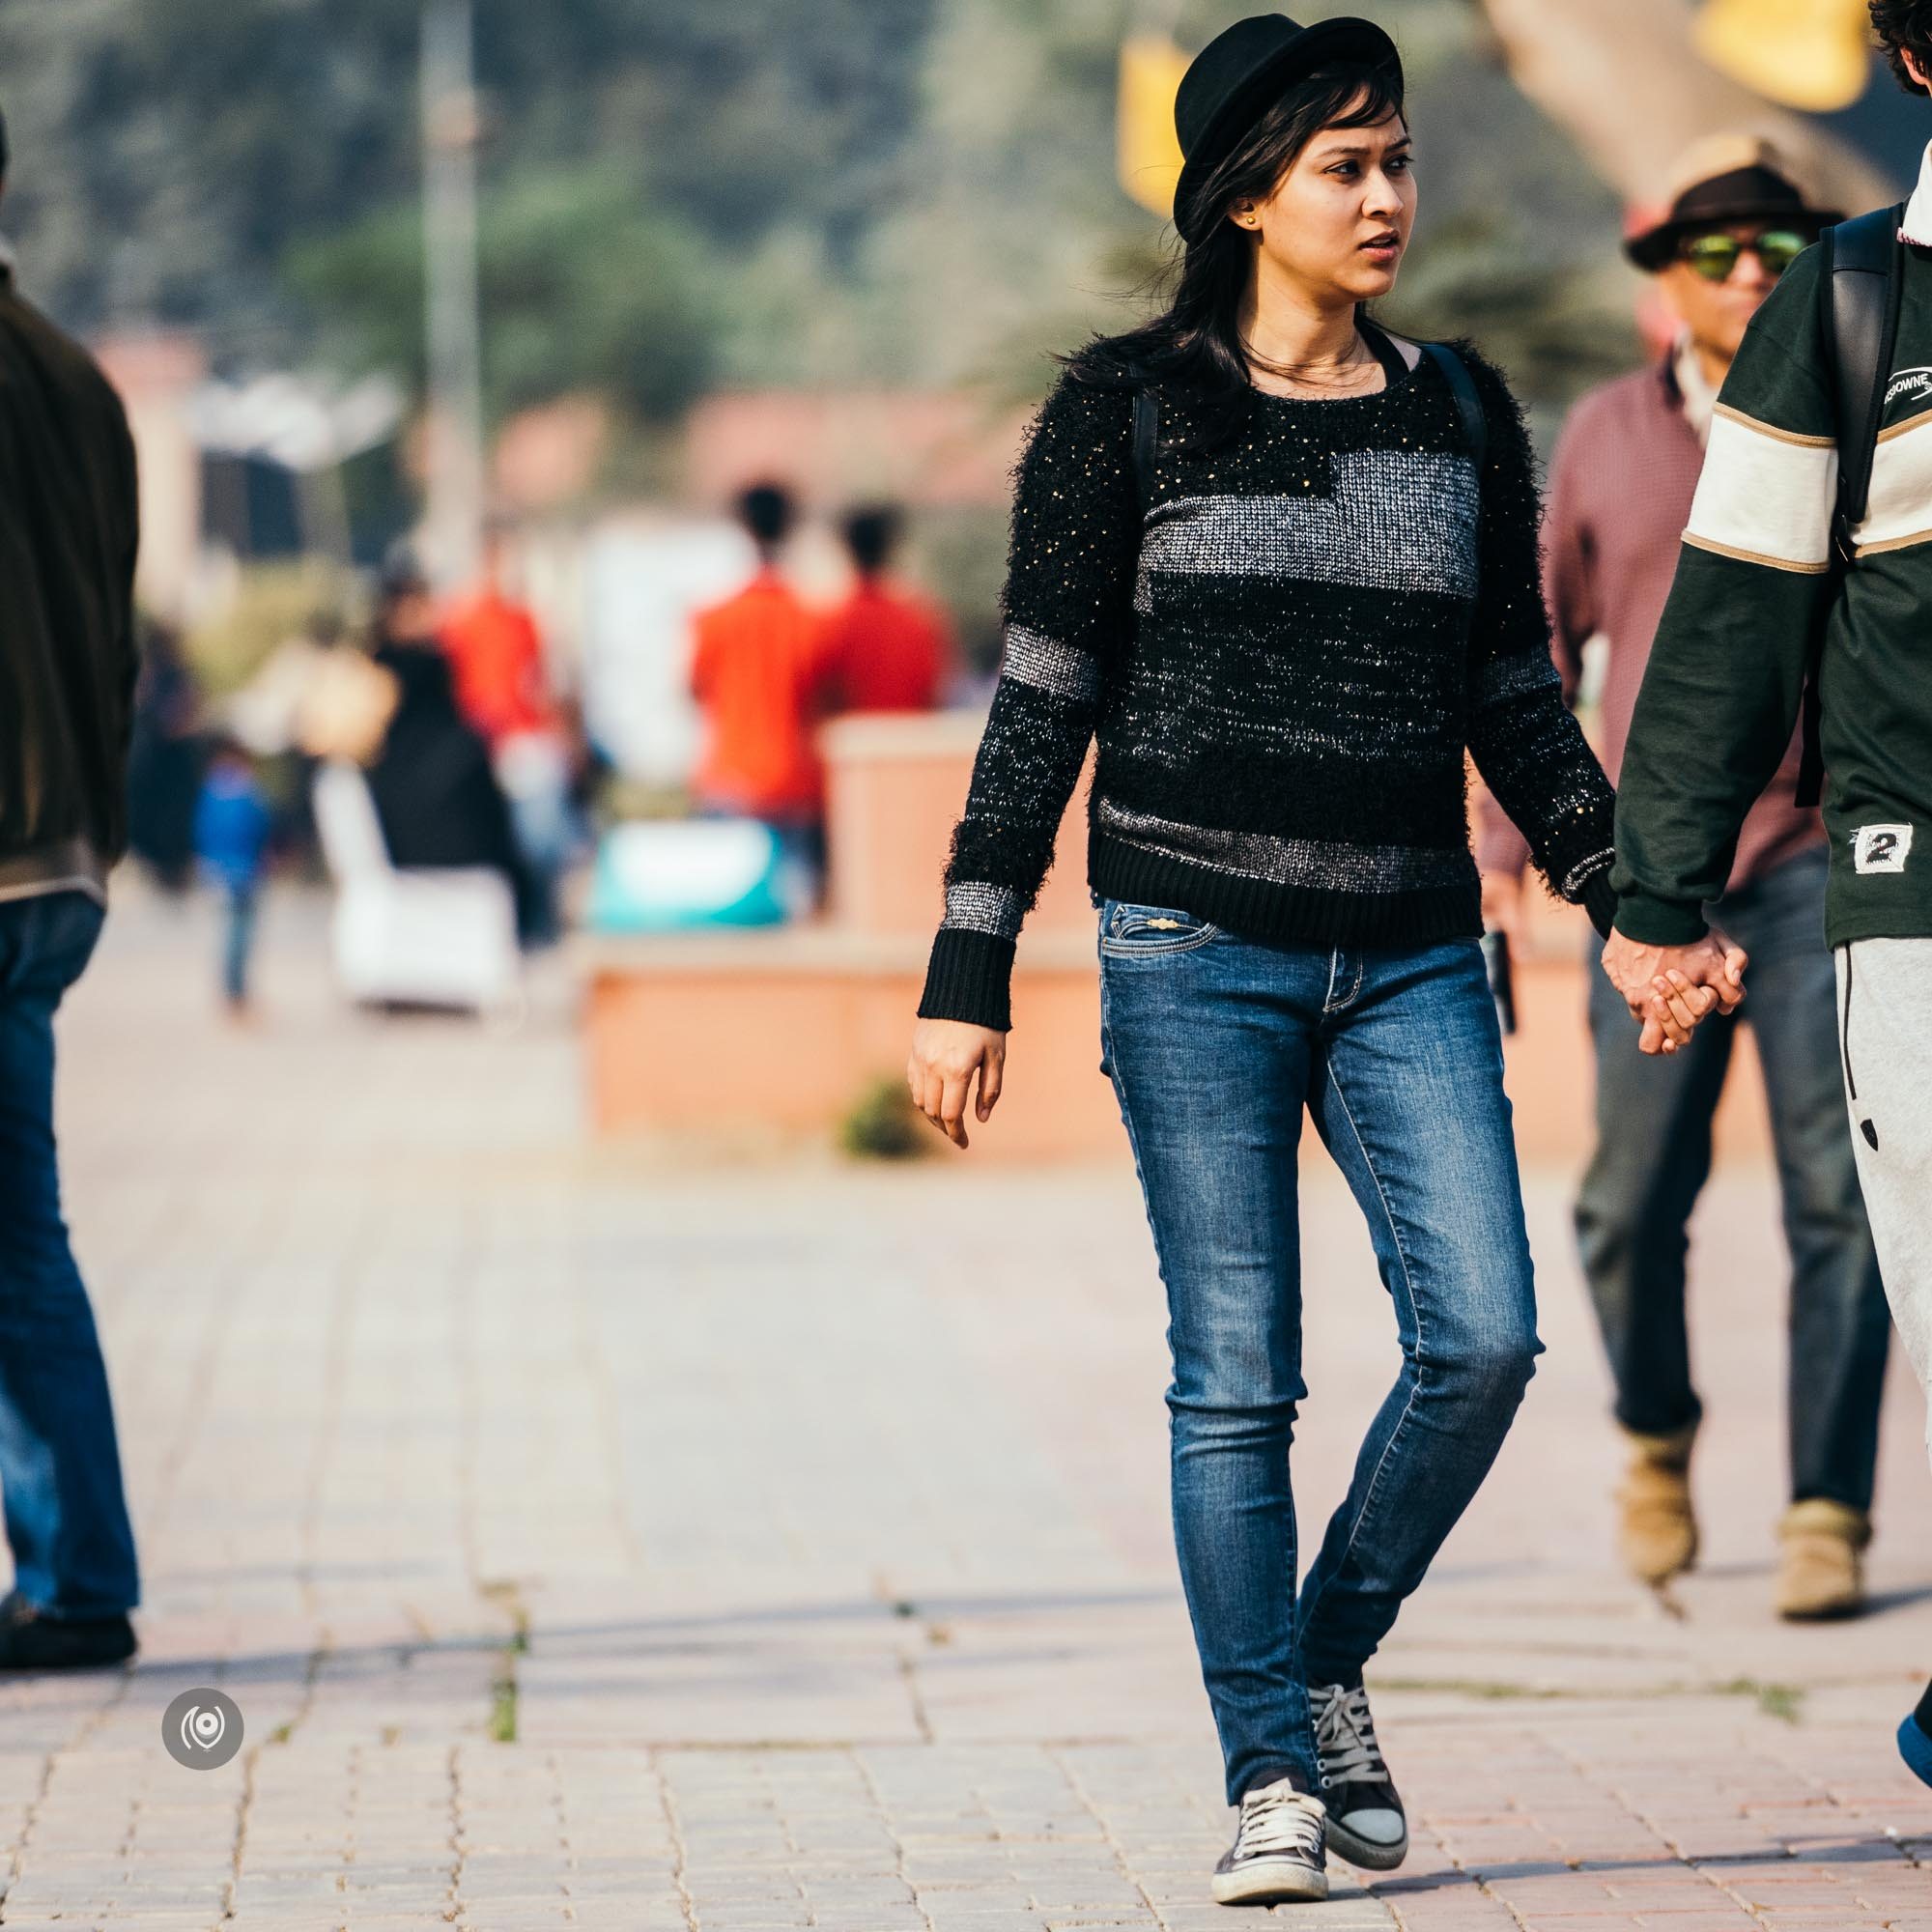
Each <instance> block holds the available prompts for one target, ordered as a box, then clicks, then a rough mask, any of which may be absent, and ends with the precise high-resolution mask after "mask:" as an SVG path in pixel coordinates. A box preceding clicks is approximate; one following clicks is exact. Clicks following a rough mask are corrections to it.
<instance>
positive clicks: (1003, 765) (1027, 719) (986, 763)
mask: <svg viewBox="0 0 1932 1932" xmlns="http://www.w3.org/2000/svg"><path fill="white" fill-rule="evenodd" d="M1132 419H1133V400H1132V394H1131V391H1129V390H1126V389H1116V388H1102V387H1096V386H1094V385H1093V384H1086V383H1083V382H1081V381H1079V380H1078V379H1076V378H1075V377H1073V376H1071V375H1067V376H1064V377H1063V378H1062V379H1061V382H1060V384H1059V386H1058V387H1057V388H1056V389H1055V390H1054V392H1053V394H1052V395H1051V396H1049V397H1048V398H1047V401H1046V403H1045V406H1044V407H1043V408H1042V409H1041V411H1040V413H1039V415H1038V417H1037V420H1036V422H1035V424H1034V428H1033V431H1032V433H1031V435H1030V437H1029V439H1028V442H1027V447H1026V451H1025V454H1024V455H1023V456H1022V457H1021V459H1020V464H1019V469H1018V472H1017V487H1016V489H1015V492H1014V497H1013V516H1012V540H1011V547H1010V551H1009V562H1008V570H1007V583H1006V591H1005V595H1004V597H1003V600H1002V610H1003V614H1004V617H1005V621H1006V629H1005V638H1004V655H1003V659H1002V664H1001V670H1000V681H999V685H998V688H997V689H996V690H995V692H994V695H993V708H992V713H991V715H990V716H989V717H988V719H987V721H986V731H985V736H984V737H983V738H982V739H981V740H980V753H979V756H978V758H977V760H976V761H975V763H974V767H973V782H972V788H971V790H970V792H969V793H968V795H967V800H966V812H965V816H964V817H963V818H961V819H960V821H959V824H958V827H957V829H956V830H955V831H954V833H953V835H952V863H951V864H950V865H949V866H948V867H947V868H946V915H945V923H943V924H942V925H941V927H940V929H939V933H938V936H937V938H936V939H935V940H934V942H933V947H932V956H931V960H930V963H929V965H928V967H927V971H926V980H925V990H924V993H923V997H922V998H921V1000H920V1006H919V1010H920V1014H921V1016H922V1017H923V1018H926V1019H954V1020H966V1021H970V1022H973V1023H974V1024H977V1025H980V1026H988V1027H996V1028H999V1029H1002V1030H1004V1029H1006V1028H1007V1027H1009V1026H1010V1025H1011V1023H1012V1014H1011V1009H1010V1005H1009V981H1010V979H1011V974H1012V963H1013V947H1014V942H1015V941H1016V940H1017V939H1018V937H1019V931H1020V925H1021V923H1022V921H1023V920H1024V919H1025V917H1026V915H1027V913H1028V912H1030V911H1031V910H1032V908H1033V904H1034V901H1035V899H1036V898H1037V896H1038V894H1039V888H1040V885H1041V883H1042V882H1043V881H1044V879H1045V877H1046V873H1047V868H1048V867H1049V866H1051V864H1052V863H1053V841H1054V838H1055V835H1056V834H1057V833H1058V832H1059V829H1060V822H1061V819H1062V817H1063V815H1064V814H1065V810H1066V803H1067V800H1068V799H1069V798H1070V797H1071V796H1072V794H1073V787H1074V786H1075V784H1077V783H1078V782H1079V779H1080V768H1081V766H1082V764H1083V763H1084V762H1085V760H1086V756H1087V748H1088V745H1089V744H1090V743H1091V742H1092V739H1093V736H1094V726H1095V725H1096V724H1097V722H1098V720H1099V714H1100V696H1101V687H1102V681H1103V676H1104V668H1105V665H1106V661H1107V659H1108V658H1109V656H1110V655H1111V654H1112V653H1113V652H1114V650H1115V649H1116V648H1117V646H1118V645H1119V643H1120V641H1121V640H1122V638H1123V637H1124V635H1125V634H1126V631H1127V627H1128V626H1129V625H1130V623H1131V622H1132V604H1133V579H1134V570H1135V566H1136V562H1137V559H1138V557H1139V554H1140V512H1139V504H1138V500H1137V496H1136V491H1135V486H1134V476H1133V460H1132Z"/></svg>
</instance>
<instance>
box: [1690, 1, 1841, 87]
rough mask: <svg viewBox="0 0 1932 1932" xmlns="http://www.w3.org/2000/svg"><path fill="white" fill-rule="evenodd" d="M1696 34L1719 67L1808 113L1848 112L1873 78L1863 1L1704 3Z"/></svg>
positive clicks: (1706, 55)
mask: <svg viewBox="0 0 1932 1932" xmlns="http://www.w3.org/2000/svg"><path fill="white" fill-rule="evenodd" d="M1695 32H1696V40H1697V50H1698V52H1700V53H1701V54H1702V55H1703V56H1704V58H1705V59H1706V60H1707V61H1709V62H1710V63H1711V65H1712V66H1713V67H1715V68H1718V69H1719V70H1721V71H1723V72H1725V73H1727V74H1729V75H1730V76H1731V77H1732V79H1734V80H1741V81H1743V82H1744V84H1745V85H1746V86H1747V87H1748V88H1749V89H1750V90H1751V91H1752V92H1753V93H1755V94H1761V95H1763V96H1764V98H1765V99H1767V100H1776V102H1778V104H1779V105H1780V106H1784V107H1799V108H1803V109H1804V111H1805V112H1806V113H1809V114H1831V113H1834V112H1835V111H1836V110H1837V109H1838V108H1840V107H1849V106H1850V105H1851V104H1852V102H1853V101H1855V100H1856V99H1858V98H1859V97H1860V95H1861V94H1862V93H1863V92H1864V91H1865V85H1866V83H1867V82H1868V81H1869V80H1870V78H1871V50H1872V40H1871V14H1870V11H1869V10H1868V8H1867V7H1866V5H1865V0H1705V4H1704V8H1703V11H1702V12H1701V13H1700V14H1698V15H1697V21H1696V28H1695Z"/></svg>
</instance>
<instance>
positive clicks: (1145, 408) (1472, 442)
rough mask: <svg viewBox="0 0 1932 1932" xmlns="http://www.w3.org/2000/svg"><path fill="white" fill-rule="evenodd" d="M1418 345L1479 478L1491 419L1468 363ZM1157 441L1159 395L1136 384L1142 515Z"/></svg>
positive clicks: (1444, 348) (1434, 345) (1435, 346)
mask: <svg viewBox="0 0 1932 1932" xmlns="http://www.w3.org/2000/svg"><path fill="white" fill-rule="evenodd" d="M1421 347H1422V353H1423V354H1424V355H1426V356H1428V357H1429V359H1430V360H1431V361H1432V362H1434V363H1435V366H1436V368H1437V369H1439V370H1440V371H1441V372H1442V380H1443V381H1444V382H1445V383H1447V384H1449V393H1450V394H1451V395H1452V396H1454V397H1455V399H1456V408H1457V411H1458V412H1459V413H1460V414H1461V416H1462V418H1463V435H1464V436H1465V437H1467V438H1468V440H1469V454H1470V455H1471V457H1473V458H1474V460H1475V465H1476V474H1477V476H1478V477H1479V478H1480V477H1481V475H1482V473H1483V467H1484V465H1485V464H1487V463H1488V462H1489V460H1490V419H1489V417H1488V416H1487V415H1485V414H1484V412H1483V399H1482V397H1481V396H1479V395H1478V394H1477V393H1476V384H1475V380H1474V378H1473V377H1471V376H1470V374H1469V365H1468V364H1467V363H1466V362H1464V361H1463V358H1462V357H1461V356H1460V355H1457V354H1456V352H1455V351H1454V350H1453V349H1451V348H1450V347H1449V346H1448V345H1447V344H1446V343H1441V342H1425V343H1423V344H1422V345H1421ZM1159 442H1160V398H1159V397H1158V396H1156V395H1155V394H1154V391H1153V384H1151V383H1145V382H1144V383H1140V384H1136V385H1135V388H1134V484H1135V488H1136V490H1137V492H1138V494H1139V497H1140V505H1141V514H1142V515H1143V516H1145V515H1146V514H1147V507H1148V504H1149V503H1150V502H1151V501H1152V499H1153V469H1154V456H1155V451H1156V448H1157V446H1158V444H1159Z"/></svg>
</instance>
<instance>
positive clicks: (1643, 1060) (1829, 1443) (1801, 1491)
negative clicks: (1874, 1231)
mask: <svg viewBox="0 0 1932 1932" xmlns="http://www.w3.org/2000/svg"><path fill="white" fill-rule="evenodd" d="M1829 863H1830V862H1829V859H1828V856H1827V853H1826V851H1825V848H1824V847H1823V846H1819V847H1818V848H1816V849H1815V850H1812V851H1808V852H1804V853H1801V854H1800V855H1799V856H1798V857H1796V858H1794V859H1789V860H1786V861H1785V863H1784V864H1783V865H1781V866H1778V867H1776V868H1775V869H1774V870H1772V871H1770V872H1767V873H1766V874H1765V875H1764V876H1763V877H1762V878H1759V879H1756V880H1753V881H1752V882H1751V884H1750V885H1748V886H1747V887H1744V888H1742V889H1741V890H1739V891H1737V892H1734V893H1731V894H1729V895H1727V896H1726V897H1725V898H1724V900H1723V902H1722V903H1721V904H1719V905H1717V906H1714V907H1713V908H1712V918H1713V919H1714V920H1715V922H1716V923H1718V924H1719V926H1721V927H1722V928H1723V930H1724V931H1725V932H1726V933H1728V934H1729V935H1730V936H1731V937H1732V938H1733V939H1735V940H1736V941H1737V942H1738V944H1739V945H1741V946H1742V947H1743V948H1744V949H1745V951H1746V952H1747V953H1748V954H1749V955H1750V967H1749V971H1748V973H1747V987H1748V992H1747V998H1746V1001H1745V1005H1744V1007H1743V1009H1741V1011H1740V1013H1739V1014H1738V1016H1737V1017H1736V1018H1733V1019H1726V1018H1722V1017H1719V1018H1716V1019H1712V1020H1709V1021H1706V1022H1705V1024H1704V1025H1702V1026H1700V1027H1699V1028H1698V1029H1697V1031H1696V1033H1695V1034H1694V1035H1693V1036H1692V1037H1691V1041H1690V1045H1689V1046H1688V1047H1686V1048H1684V1049H1682V1050H1681V1051H1679V1052H1678V1053H1675V1054H1670V1055H1662V1054H1660V1055H1656V1056H1650V1055H1645V1054H1642V1053H1639V1052H1638V1051H1637V1047H1636V1028H1635V1026H1634V1025H1633V1023H1632V1021H1631V1016H1630V1012H1629V1009H1627V1008H1626V1007H1625V1005H1624V1003H1623V1001H1622V1000H1621V999H1620V998H1618V996H1617V994H1616V992H1615V990H1614V989H1613V988H1612V987H1611V985H1610V983H1609V981H1608V980H1606V979H1605V977H1604V975H1603V974H1602V973H1600V972H1598V971H1597V970H1596V968H1595V964H1594V956H1593V959H1592V963H1591V966H1590V972H1589V980H1590V1028H1591V1032H1592V1033H1593V1035H1594V1036H1595V1039H1596V1053H1597V1149H1596V1152H1595V1155H1594V1156H1593V1158H1592V1159H1591V1162H1590V1166H1589V1169H1588V1171H1587V1173H1586V1174H1585V1176H1584V1178H1583V1185H1582V1188H1581V1191H1580V1193H1579V1195H1578V1198H1577V1236H1578V1240H1579V1243H1580V1246H1581V1249H1582V1259H1583V1269H1584V1273H1585V1275H1586V1276H1587V1277H1588V1280H1589V1284H1590V1293H1591V1297H1592V1299H1593V1300H1594V1302H1595V1304H1596V1309H1597V1317H1598V1320H1599V1321H1600V1323H1601V1324H1602V1327H1603V1331H1604V1341H1605V1347H1606V1348H1607V1350H1608V1351H1609V1359H1610V1372H1611V1376H1612V1378H1613V1380H1614V1381H1615V1384H1616V1415H1617V1420H1618V1421H1619V1422H1620V1423H1621V1424H1622V1425H1623V1426H1624V1427H1625V1428H1626V1429H1627V1430H1630V1431H1631V1432H1632V1433H1633V1434H1634V1435H1642V1436H1651V1437H1664V1436H1672V1435H1680V1434H1681V1433H1682V1432H1684V1431H1687V1430H1690V1429H1691V1428H1694V1426H1695V1425H1696V1424H1697V1422H1698V1421H1699V1420H1700V1418H1701V1417H1702V1414H1703V1407H1702V1405H1701V1403H1700V1402H1699V1400H1698V1397H1697V1392H1696V1388H1695V1385H1694V1383H1693V1381H1692V1378H1691V1370H1690V1341H1689V1336H1688V1332H1687V1328H1686V1322H1685V1272H1686V1259H1687V1256H1688V1254H1689V1251H1690V1239H1689V1236H1688V1234H1687V1232H1686V1229H1687V1224H1688V1223H1689V1221H1690V1210H1691V1208H1693V1207H1694V1206H1695V1205H1696V1201H1697V1196H1698V1194H1699V1193H1700V1192H1701V1191H1702V1189H1703V1186H1704V1183H1705V1181H1706V1180H1707V1179H1709V1177H1710V1172H1711V1124H1712V1118H1713V1116H1714V1114H1715V1113H1716V1111H1717V1106H1718V1098H1719V1094H1721V1093H1722V1091H1723V1085H1724V1076H1725V1074H1726V1072H1727V1071H1728V1070H1729V1067H1730V1060H1731V1051H1732V1048H1733V1046H1734V1044H1735V1043H1736V1038H1737V1029H1738V1027H1739V1025H1740V1024H1741V1023H1743V1022H1744V1021H1748V1022H1749V1024H1750V1027H1751V1031H1752V1033H1753V1035H1754V1036H1755V1038H1756V1042H1757V1051H1758V1060H1759V1062H1760V1064H1761V1065H1762V1066H1763V1068H1764V1083H1765V1090H1766V1094H1767V1096H1768V1098H1769V1101H1770V1106H1771V1125H1772V1139H1773V1143H1774V1146H1775V1149H1776V1162H1777V1177H1778V1183H1779V1187H1780V1189H1781V1193H1782V1200H1783V1212H1784V1234H1785V1239H1786V1241H1787V1243H1788V1244H1789V1247H1790V1250H1791V1269H1792V1272H1791V1300H1790V1338H1791V1341H1790V1363H1789V1372H1788V1380H1789V1387H1788V1395H1787V1402H1786V1427H1787V1430H1788V1435H1789V1443H1790V1460H1791V1498H1792V1500H1793V1502H1804V1501H1807V1500H1810V1499H1813V1498H1818V1499H1824V1500H1828V1501H1831V1502H1835V1503H1842V1504H1844V1505H1845V1506H1846V1507H1847V1508H1849V1509H1853V1510H1867V1509H1869V1508H1870V1506H1871V1499H1872V1482H1873V1472H1874V1469H1875V1467H1876V1464H1877V1460H1878V1420H1879V1401H1880V1396H1881V1394H1882V1391H1883V1388H1884V1384H1885V1364H1886V1350H1887V1345H1888V1341H1889V1335H1890V1316H1889V1312H1888V1310H1887V1306H1886V1299H1885V1285H1884V1283H1883V1281H1882V1280H1881V1279H1880V1276H1879V1269H1878V1260H1877V1256H1876V1255H1875V1254H1874V1252H1873V1249H1872V1238H1871V1231H1870V1229H1869V1228H1868V1227H1867V1226H1866V1223H1865V1209H1864V1200H1863V1197H1862V1196H1861V1193H1860V1191H1859V1176H1858V1166H1857V1161H1856V1157H1855V1155H1854V1152H1853V1149H1852V1140H1851V1135H1850V1134H1849V1133H1848V1132H1847V1130H1846V1126H1845V1097H1844V1076H1843V1073H1842V1071H1841V1068H1840V1064H1839V1054H1838V1037H1837V993H1836V987H1835V981H1834V978H1833V971H1834V969H1833V959H1832V954H1831V953H1830V952H1829V951H1828V950H1827V949H1826V946H1825V878H1826V872H1827V868H1828V866H1829Z"/></svg>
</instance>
